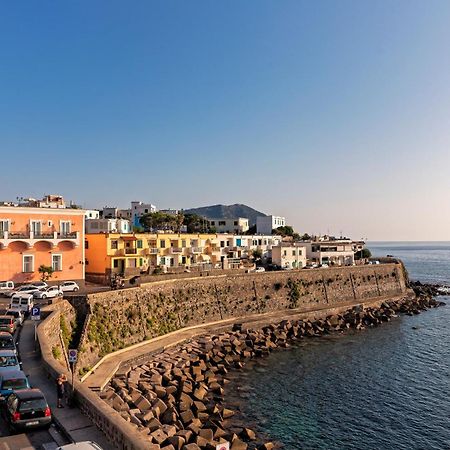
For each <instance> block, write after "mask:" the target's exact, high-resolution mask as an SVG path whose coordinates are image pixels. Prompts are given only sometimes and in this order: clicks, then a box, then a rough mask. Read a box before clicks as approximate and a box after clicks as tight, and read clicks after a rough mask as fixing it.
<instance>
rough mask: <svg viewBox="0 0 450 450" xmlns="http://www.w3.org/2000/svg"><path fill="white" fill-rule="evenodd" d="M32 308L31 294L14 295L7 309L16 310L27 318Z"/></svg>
mask: <svg viewBox="0 0 450 450" xmlns="http://www.w3.org/2000/svg"><path fill="white" fill-rule="evenodd" d="M33 306H34V301H33V295H32V294H14V295H13V296H12V297H11V302H10V304H9V309H17V310H19V311H22V313H23V314H24V315H25V316H27V315H28V314H30V312H31V308H32V307H33Z"/></svg>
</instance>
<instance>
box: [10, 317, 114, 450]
mask: <svg viewBox="0 0 450 450" xmlns="http://www.w3.org/2000/svg"><path fill="white" fill-rule="evenodd" d="M19 351H20V356H21V358H22V363H23V370H24V372H25V373H26V374H27V375H28V376H29V380H30V383H31V385H32V386H33V387H36V388H39V389H40V390H41V391H42V392H43V393H44V395H45V397H46V398H47V401H48V403H49V405H50V407H51V409H52V413H53V418H54V421H55V423H56V425H57V426H58V427H59V428H60V429H61V430H62V431H63V432H64V434H65V435H66V436H67V437H68V438H69V439H70V440H71V441H73V442H79V441H87V440H91V441H94V442H97V443H98V444H99V445H100V446H101V447H103V448H104V449H105V450H107V449H112V448H113V446H112V445H111V443H109V442H108V440H107V439H106V437H105V435H104V434H103V433H102V432H101V431H100V430H99V429H98V428H97V427H96V426H95V425H94V424H93V423H92V422H91V421H90V420H89V419H88V418H87V417H86V416H84V415H83V414H82V413H81V411H80V410H79V409H78V408H76V407H75V408H69V407H68V406H65V407H64V408H57V407H56V383H55V380H52V379H49V377H48V375H47V372H46V371H45V370H44V368H43V366H42V364H41V358H40V354H39V351H36V350H35V341H34V322H33V321H31V320H29V319H28V320H26V321H25V322H24V324H23V327H22V330H21V332H20V337H19Z"/></svg>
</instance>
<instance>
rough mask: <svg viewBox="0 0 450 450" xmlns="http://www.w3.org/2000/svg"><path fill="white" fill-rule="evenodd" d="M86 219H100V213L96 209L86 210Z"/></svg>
mask: <svg viewBox="0 0 450 450" xmlns="http://www.w3.org/2000/svg"><path fill="white" fill-rule="evenodd" d="M84 218H85V219H86V220H88V219H100V211H98V210H96V209H86V210H85V212H84Z"/></svg>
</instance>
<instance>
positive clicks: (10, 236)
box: [0, 230, 80, 247]
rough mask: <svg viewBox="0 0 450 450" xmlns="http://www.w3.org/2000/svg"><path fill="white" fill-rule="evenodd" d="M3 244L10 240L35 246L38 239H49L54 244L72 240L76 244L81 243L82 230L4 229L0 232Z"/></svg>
mask: <svg viewBox="0 0 450 450" xmlns="http://www.w3.org/2000/svg"><path fill="white" fill-rule="evenodd" d="M0 240H1V241H2V242H0V244H1V245H3V246H5V245H8V244H9V242H14V241H24V242H26V243H27V244H28V246H29V247H31V246H33V245H34V244H35V242H36V241H49V242H50V243H51V244H52V245H53V246H55V245H57V244H58V243H59V242H61V241H65V240H69V241H72V242H73V243H74V244H75V245H76V246H78V245H79V244H80V242H79V241H80V232H79V231H73V232H71V233H60V232H57V231H53V232H34V231H28V230H27V231H3V232H0Z"/></svg>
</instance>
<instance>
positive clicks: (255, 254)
mask: <svg viewBox="0 0 450 450" xmlns="http://www.w3.org/2000/svg"><path fill="white" fill-rule="evenodd" d="M252 256H253V259H261V258H262V250H261V249H260V248H256V249H255V250H253V251H252Z"/></svg>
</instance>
